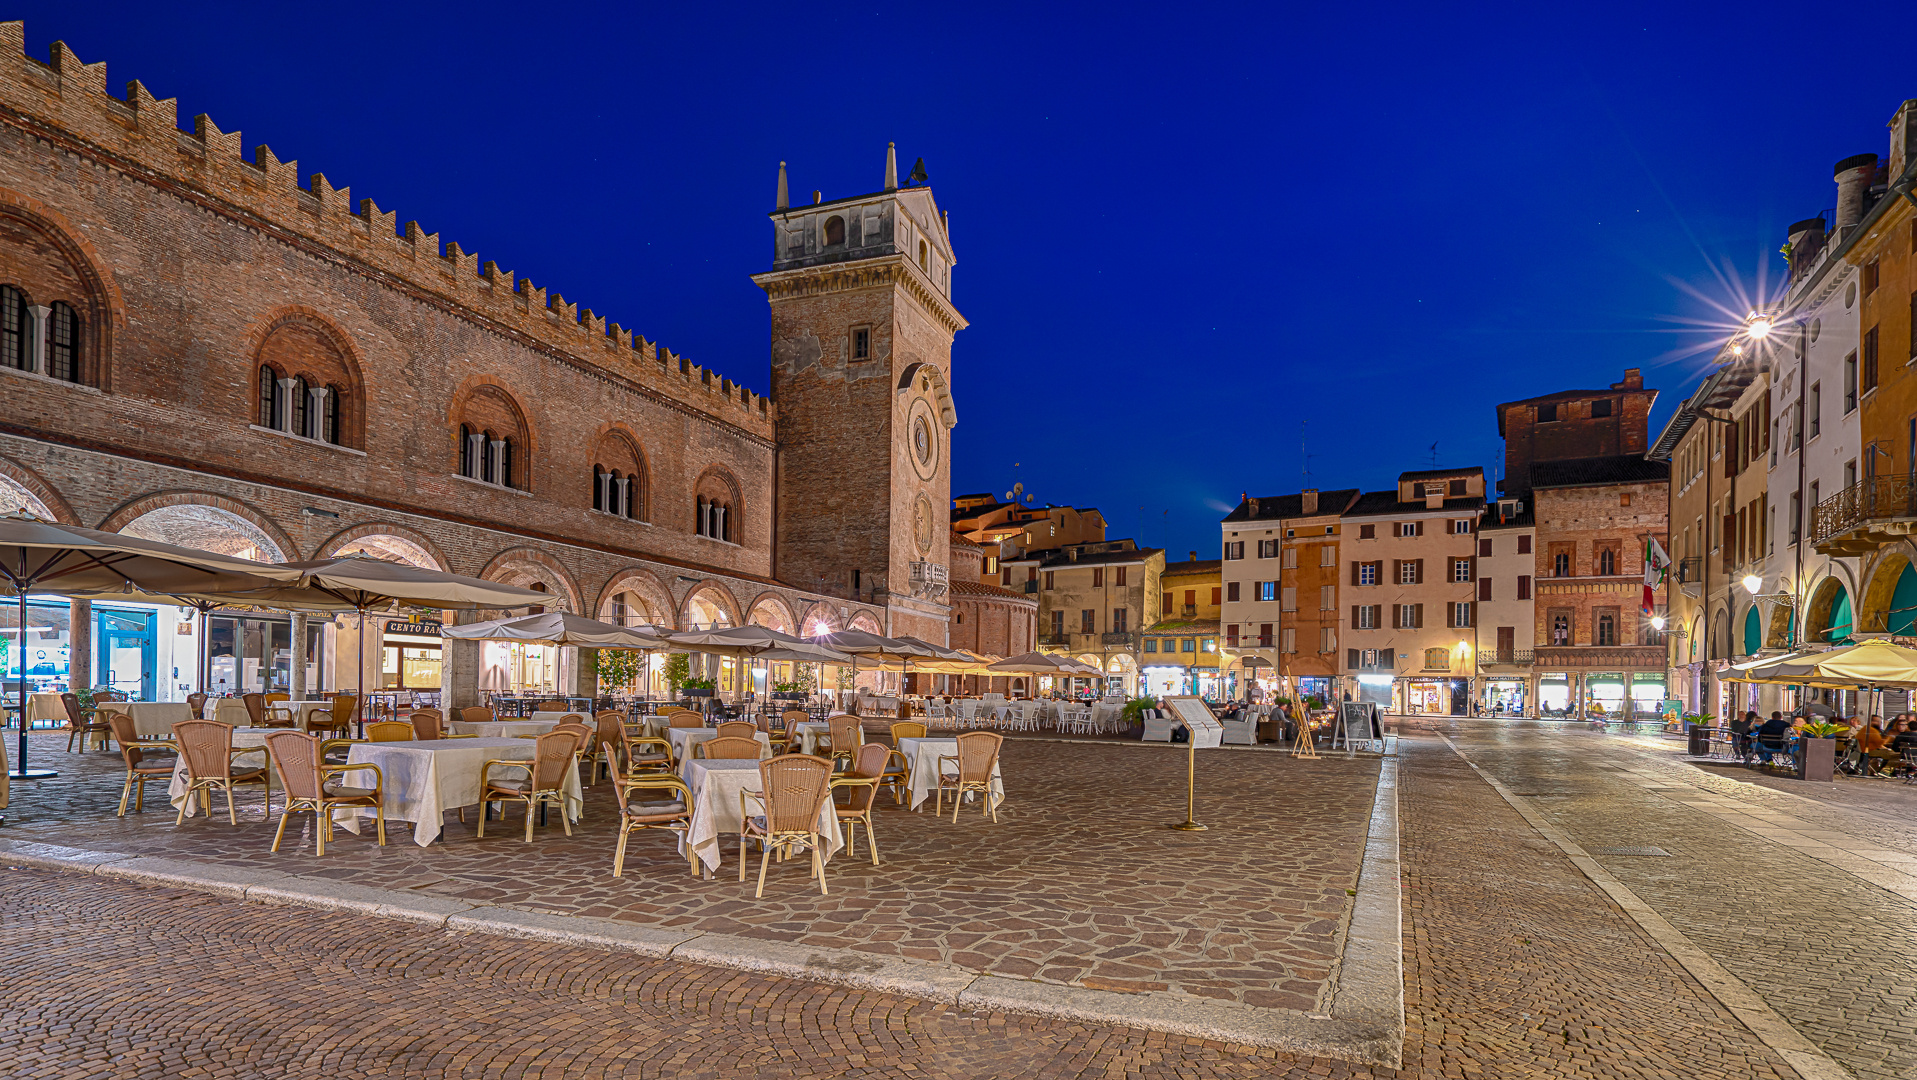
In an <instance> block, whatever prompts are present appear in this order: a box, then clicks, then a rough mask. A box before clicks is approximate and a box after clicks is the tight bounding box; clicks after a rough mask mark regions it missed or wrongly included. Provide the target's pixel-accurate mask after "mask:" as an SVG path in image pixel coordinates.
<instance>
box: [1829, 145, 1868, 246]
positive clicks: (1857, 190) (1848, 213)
mask: <svg viewBox="0 0 1917 1080" xmlns="http://www.w3.org/2000/svg"><path fill="white" fill-rule="evenodd" d="M1832 173H1833V175H1834V176H1835V178H1836V180H1837V221H1836V223H1835V226H1834V229H1833V231H1834V232H1836V234H1837V239H1838V240H1839V241H1842V240H1843V239H1844V233H1845V231H1846V230H1848V229H1849V228H1850V227H1851V226H1853V225H1855V224H1857V223H1858V222H1860V221H1862V220H1864V193H1865V192H1866V191H1868V190H1869V189H1870V182H1871V181H1872V180H1874V179H1876V177H1877V155H1876V154H1853V155H1851V156H1850V157H1847V158H1845V159H1844V160H1842V161H1840V162H1838V163H1837V165H1836V168H1834V169H1833V170H1832Z"/></svg>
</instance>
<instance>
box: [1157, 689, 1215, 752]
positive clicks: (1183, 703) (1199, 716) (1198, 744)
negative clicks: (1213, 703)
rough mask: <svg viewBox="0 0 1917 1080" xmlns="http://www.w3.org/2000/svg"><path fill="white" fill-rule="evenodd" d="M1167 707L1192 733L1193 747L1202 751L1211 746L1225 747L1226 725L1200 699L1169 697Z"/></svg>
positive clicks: (1166, 701)
mask: <svg viewBox="0 0 1917 1080" xmlns="http://www.w3.org/2000/svg"><path fill="white" fill-rule="evenodd" d="M1165 707H1166V708H1167V709H1170V710H1171V713H1172V715H1173V716H1176V717H1177V718H1178V720H1179V722H1180V723H1183V724H1184V725H1185V729H1186V730H1187V731H1189V732H1191V741H1192V745H1193V746H1194V747H1195V748H1197V749H1200V750H1203V749H1205V748H1206V747H1211V746H1223V745H1224V742H1225V725H1223V724H1221V723H1219V722H1218V718H1217V717H1216V716H1213V715H1212V712H1211V707H1210V706H1209V705H1206V704H1205V699H1204V698H1200V697H1168V698H1166V699H1165Z"/></svg>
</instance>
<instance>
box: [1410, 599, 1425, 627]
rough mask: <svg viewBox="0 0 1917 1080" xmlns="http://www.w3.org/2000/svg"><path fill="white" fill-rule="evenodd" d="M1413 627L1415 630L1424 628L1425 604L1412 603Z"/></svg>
mask: <svg viewBox="0 0 1917 1080" xmlns="http://www.w3.org/2000/svg"><path fill="white" fill-rule="evenodd" d="M1411 629H1413V630H1422V629H1424V605H1423V604H1413V605H1411Z"/></svg>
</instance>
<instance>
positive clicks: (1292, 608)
mask: <svg viewBox="0 0 1917 1080" xmlns="http://www.w3.org/2000/svg"><path fill="white" fill-rule="evenodd" d="M1359 494H1360V492H1359V490H1358V489H1357V488H1344V489H1341V490H1337V491H1319V490H1317V489H1315V488H1314V489H1307V490H1305V491H1301V492H1298V493H1295V494H1291V495H1267V496H1259V497H1252V496H1249V495H1248V496H1245V497H1243V498H1242V499H1241V500H1240V501H1239V503H1238V505H1237V506H1236V507H1235V508H1233V509H1232V511H1231V513H1230V514H1227V515H1226V516H1225V518H1224V520H1223V521H1221V522H1220V523H1219V529H1220V533H1221V545H1222V547H1221V553H1222V555H1223V559H1222V561H1221V563H1220V566H1221V570H1220V583H1221V585H1222V586H1223V589H1224V602H1223V604H1222V606H1221V608H1220V612H1219V618H1220V621H1221V623H1222V625H1223V630H1224V641H1223V643H1222V649H1223V651H1222V652H1221V654H1220V661H1221V663H1222V664H1223V665H1224V670H1225V672H1226V674H1227V675H1228V676H1229V678H1228V680H1227V688H1228V690H1229V691H1230V692H1231V693H1232V696H1234V697H1237V698H1240V699H1242V698H1243V697H1244V696H1245V692H1246V691H1247V690H1248V689H1250V688H1251V687H1253V686H1257V687H1259V688H1260V689H1262V690H1264V691H1267V692H1270V693H1278V694H1286V695H1292V694H1322V695H1324V696H1325V700H1327V701H1329V700H1332V698H1333V696H1334V695H1335V694H1336V693H1337V691H1338V689H1339V687H1340V685H1341V684H1340V679H1341V678H1342V676H1343V668H1342V667H1341V665H1340V662H1339V661H1340V656H1339V653H1338V649H1339V648H1340V643H1341V642H1342V641H1343V640H1344V636H1345V635H1344V633H1343V627H1344V620H1343V618H1342V616H1341V612H1342V611H1343V610H1344V608H1343V606H1342V604H1343V602H1344V601H1343V597H1344V589H1343V586H1342V584H1341V582H1342V578H1341V576H1340V575H1341V573H1342V570H1341V567H1342V566H1343V563H1342V561H1341V559H1342V557H1341V555H1340V554H1339V552H1340V550H1341V548H1340V544H1341V543H1342V540H1343V534H1344V531H1345V530H1344V527H1343V524H1342V517H1341V516H1342V515H1343V514H1344V512H1345V511H1346V510H1347V509H1349V508H1350V507H1351V505H1352V503H1354V502H1355V501H1357V499H1358V496H1359Z"/></svg>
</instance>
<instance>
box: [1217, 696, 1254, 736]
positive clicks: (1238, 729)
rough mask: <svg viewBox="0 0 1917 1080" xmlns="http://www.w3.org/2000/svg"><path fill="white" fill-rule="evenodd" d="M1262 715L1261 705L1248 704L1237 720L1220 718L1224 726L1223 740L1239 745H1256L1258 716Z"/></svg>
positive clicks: (1220, 722)
mask: <svg viewBox="0 0 1917 1080" xmlns="http://www.w3.org/2000/svg"><path fill="white" fill-rule="evenodd" d="M1260 715H1262V714H1261V713H1260V712H1259V706H1256V705H1247V706H1245V707H1244V710H1243V711H1241V712H1240V713H1239V714H1238V716H1239V719H1237V720H1220V721H1219V724H1220V725H1221V726H1222V727H1224V729H1225V734H1224V736H1223V741H1224V742H1226V743H1229V744H1233V745H1237V746H1255V745H1257V742H1258V718H1259V716H1260Z"/></svg>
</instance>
